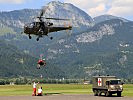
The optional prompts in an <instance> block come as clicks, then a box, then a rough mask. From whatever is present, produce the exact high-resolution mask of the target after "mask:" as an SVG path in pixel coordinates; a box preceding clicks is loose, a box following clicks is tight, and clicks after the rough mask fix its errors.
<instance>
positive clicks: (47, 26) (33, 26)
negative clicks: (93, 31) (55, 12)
mask: <svg viewBox="0 0 133 100" xmlns="http://www.w3.org/2000/svg"><path fill="white" fill-rule="evenodd" d="M45 11H46V10H43V9H42V10H41V13H40V16H38V17H36V18H37V19H38V21H34V22H31V23H27V24H25V25H24V32H23V33H25V34H27V35H28V36H29V39H31V38H32V37H31V35H36V36H38V37H37V39H36V40H37V41H39V38H40V37H43V36H44V35H45V36H48V34H49V33H51V32H57V31H62V30H72V26H71V25H69V26H64V27H63V26H60V27H55V26H54V24H53V23H51V22H49V21H44V19H46V20H64V21H68V20H70V19H61V18H45V17H43V15H44V13H45ZM50 39H51V40H52V39H53V37H50Z"/></svg>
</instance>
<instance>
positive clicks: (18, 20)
mask: <svg viewBox="0 0 133 100" xmlns="http://www.w3.org/2000/svg"><path fill="white" fill-rule="evenodd" d="M46 8H47V10H46V13H45V15H44V16H45V17H59V18H66V17H67V18H72V22H71V23H72V24H73V26H76V27H74V29H73V34H71V36H69V37H68V36H67V34H66V32H65V31H62V32H58V33H51V34H49V35H51V36H53V37H54V39H53V40H52V41H51V40H49V38H48V37H44V38H42V39H40V41H39V42H37V41H36V39H35V38H33V39H31V40H29V39H28V36H26V35H24V34H20V33H21V31H22V26H23V25H24V23H27V22H30V21H33V19H32V18H33V17H36V16H38V15H39V12H40V10H38V9H24V10H17V11H11V12H0V40H1V41H4V42H1V44H0V46H1V47H3V48H1V49H0V54H4V55H2V57H1V60H0V68H1V72H0V75H1V76H8V77H10V76H14V77H15V76H18V74H20V73H19V71H18V73H15V72H14V71H10V70H11V69H10V68H13V69H15V70H16V71H17V70H21V71H20V72H22V73H23V74H20V75H22V76H24V75H26V76H38V74H37V70H36V69H34V68H35V67H36V61H35V60H37V59H36V58H39V55H40V54H43V55H44V58H46V61H47V63H48V64H47V66H46V68H44V69H43V70H41V74H42V75H44V76H46V77H51V78H61V77H65V78H91V76H93V75H99V74H103V75H107V74H110V75H116V76H118V77H122V78H131V77H133V74H132V72H131V70H133V67H132V65H133V62H132V60H133V40H132V37H133V34H132V33H133V22H132V21H129V20H127V19H123V18H120V17H116V16H112V15H102V16H98V17H95V18H94V19H93V18H91V17H90V16H89V15H88V14H86V13H85V12H84V11H82V10H80V9H79V8H77V7H75V6H74V5H72V4H69V3H61V2H55V1H54V2H50V3H49V4H48V5H47V6H45V8H44V9H46ZM63 23H64V22H61V21H56V22H55V21H54V24H56V25H57V24H58V25H61V24H63ZM77 26H78V27H77ZM6 44H10V46H8V48H9V49H6V51H7V52H9V54H11V53H14V54H15V55H16V52H17V53H18V54H19V55H20V56H19V57H20V58H19V59H21V58H23V57H22V56H23V55H25V56H24V57H25V59H30V60H27V62H26V63H23V64H22V63H21V64H19V63H16V62H15V59H18V57H17V56H10V57H8V53H7V54H6V53H3V52H4V51H5V49H4V48H6ZM12 47H14V48H15V49H13V50H12V49H11V48H12ZM32 57H33V59H32ZM4 58H6V60H7V61H6V62H4V63H1V62H3V59H4ZM10 59H12V60H13V61H12V62H9V61H10ZM4 64H5V65H4ZM3 66H4V68H7V69H9V70H4V71H2V70H3ZM15 66H20V67H15ZM31 66H32V67H31ZM30 68H32V69H30ZM33 71H34V72H33ZM46 72H47V73H46ZM31 73H32V74H31Z"/></svg>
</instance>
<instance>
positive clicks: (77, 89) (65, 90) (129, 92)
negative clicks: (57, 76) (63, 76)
mask: <svg viewBox="0 0 133 100" xmlns="http://www.w3.org/2000/svg"><path fill="white" fill-rule="evenodd" d="M38 86H42V87H43V94H93V92H92V89H91V88H92V86H91V85H76V84H45V85H40V84H39V85H38ZM32 91H33V90H32V85H4V86H0V96H17V95H19V96H21V95H32ZM122 96H132V97H133V84H132V85H131V84H128V85H124V91H123V93H122Z"/></svg>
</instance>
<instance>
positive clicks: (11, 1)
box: [0, 0, 29, 4]
mask: <svg viewBox="0 0 133 100" xmlns="http://www.w3.org/2000/svg"><path fill="white" fill-rule="evenodd" d="M27 1H29V0H0V3H1V4H22V3H25V2H27Z"/></svg>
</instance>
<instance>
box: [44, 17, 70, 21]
mask: <svg viewBox="0 0 133 100" xmlns="http://www.w3.org/2000/svg"><path fill="white" fill-rule="evenodd" d="M45 19H52V20H68V21H69V20H70V19H62V18H45Z"/></svg>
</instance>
